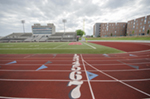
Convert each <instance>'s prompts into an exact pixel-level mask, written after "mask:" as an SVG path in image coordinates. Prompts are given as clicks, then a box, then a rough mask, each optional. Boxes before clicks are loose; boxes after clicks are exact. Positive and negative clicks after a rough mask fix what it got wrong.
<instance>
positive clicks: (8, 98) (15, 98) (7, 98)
mask: <svg viewBox="0 0 150 99" xmlns="http://www.w3.org/2000/svg"><path fill="white" fill-rule="evenodd" d="M0 98H3V99H5V98H6V99H54V98H19V97H5V96H0Z"/></svg>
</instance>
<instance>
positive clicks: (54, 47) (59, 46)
mask: <svg viewBox="0 0 150 99" xmlns="http://www.w3.org/2000/svg"><path fill="white" fill-rule="evenodd" d="M63 45H66V43H65V44H61V45H58V46H56V47H54V48H53V49H56V48H58V47H60V46H63Z"/></svg>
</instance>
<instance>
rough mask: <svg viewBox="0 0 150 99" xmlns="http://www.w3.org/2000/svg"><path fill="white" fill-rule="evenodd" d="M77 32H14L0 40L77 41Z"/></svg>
mask: <svg viewBox="0 0 150 99" xmlns="http://www.w3.org/2000/svg"><path fill="white" fill-rule="evenodd" d="M76 36H77V35H76V32H65V33H63V32H56V33H55V34H52V35H50V34H49V35H47V34H32V33H12V34H10V35H8V36H5V37H3V38H1V39H0V42H75V41H77V39H76Z"/></svg>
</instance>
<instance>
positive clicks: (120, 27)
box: [95, 22, 127, 37]
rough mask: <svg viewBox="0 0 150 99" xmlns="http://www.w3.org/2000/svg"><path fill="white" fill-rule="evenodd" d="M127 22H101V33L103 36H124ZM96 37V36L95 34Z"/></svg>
mask: <svg viewBox="0 0 150 99" xmlns="http://www.w3.org/2000/svg"><path fill="white" fill-rule="evenodd" d="M126 25H127V24H126V23H121V22H120V23H101V24H100V25H99V29H100V30H99V31H97V32H98V33H99V35H100V36H101V37H109V36H124V35H125V33H126ZM95 37H96V36H95Z"/></svg>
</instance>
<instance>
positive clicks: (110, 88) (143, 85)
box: [0, 43, 150, 99]
mask: <svg viewBox="0 0 150 99" xmlns="http://www.w3.org/2000/svg"><path fill="white" fill-rule="evenodd" d="M127 44H128V43H127ZM136 45H138V44H136ZM139 45H140V44H139ZM114 46H115V45H114ZM124 46H125V45H124ZM141 46H145V45H141ZM141 49H142V48H141ZM143 49H144V50H148V48H147V47H145V48H143ZM143 49H142V50H143ZM125 50H126V51H129V48H128V49H127V48H126V49H124V51H125ZM130 51H141V50H140V49H139V50H136V48H135V49H134V48H133V49H132V50H130ZM73 56H74V55H73V54H58V55H53V54H1V55H0V89H1V90H0V97H1V98H6V97H7V98H8V97H9V98H12V97H17V98H48V99H50V98H53V99H55V98H56V99H69V97H70V96H69V93H70V91H71V90H73V89H74V88H75V87H76V85H72V86H68V83H69V82H70V81H71V79H70V78H69V75H70V73H71V72H72V70H71V68H72V63H73ZM12 61H17V63H14V64H9V65H6V64H7V63H9V62H12ZM48 61H50V62H52V63H48V64H46V63H47V62H48ZM79 63H80V67H81V70H80V71H81V72H82V73H81V75H82V79H81V81H83V84H82V85H81V88H80V92H81V96H80V98H79V99H94V98H95V99H144V98H150V85H149V83H150V50H149V51H141V52H130V53H122V54H108V56H107V57H106V56H105V55H103V54H81V55H80V54H79ZM42 65H45V66H47V67H48V68H45V69H41V70H39V71H36V69H37V68H39V67H40V66H42ZM132 66H133V67H132ZM134 66H138V68H139V69H136V68H134ZM84 67H85V68H84ZM86 70H87V71H88V72H91V73H94V74H97V75H98V76H97V77H95V78H93V79H92V80H90V81H89V82H88V78H87V76H86V72H85V71H86ZM90 87H91V88H90Z"/></svg>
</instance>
